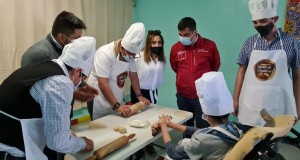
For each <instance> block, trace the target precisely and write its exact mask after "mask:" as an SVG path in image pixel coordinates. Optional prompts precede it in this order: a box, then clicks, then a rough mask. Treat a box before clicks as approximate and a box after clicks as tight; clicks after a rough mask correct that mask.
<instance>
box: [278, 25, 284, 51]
mask: <svg viewBox="0 0 300 160" xmlns="http://www.w3.org/2000/svg"><path fill="white" fill-rule="evenodd" d="M277 33H278V36H279V39H280V44H281V50H283V43H282V39H281V34H280V32H279V29H277Z"/></svg>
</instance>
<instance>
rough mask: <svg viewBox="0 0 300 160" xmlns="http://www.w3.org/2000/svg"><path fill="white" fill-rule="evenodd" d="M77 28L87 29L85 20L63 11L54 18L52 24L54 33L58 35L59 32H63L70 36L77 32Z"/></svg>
mask: <svg viewBox="0 0 300 160" xmlns="http://www.w3.org/2000/svg"><path fill="white" fill-rule="evenodd" d="M75 29H84V30H85V29H86V26H85V24H84V22H83V21H82V20H81V19H79V18H78V17H76V16H75V15H74V14H73V13H71V12H68V11H62V12H61V13H60V14H58V15H57V17H56V18H55V20H54V23H53V26H52V35H53V36H56V35H57V34H58V33H63V34H64V35H66V36H70V34H73V33H74V32H75Z"/></svg>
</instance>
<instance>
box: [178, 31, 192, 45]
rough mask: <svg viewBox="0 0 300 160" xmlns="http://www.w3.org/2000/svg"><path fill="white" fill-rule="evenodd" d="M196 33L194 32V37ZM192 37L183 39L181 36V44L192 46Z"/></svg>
mask: <svg viewBox="0 0 300 160" xmlns="http://www.w3.org/2000/svg"><path fill="white" fill-rule="evenodd" d="M194 33H195V32H193V34H192V36H193V35H194ZM192 36H191V37H181V36H179V41H180V42H181V44H183V45H185V46H189V45H191V44H192V41H191V38H192Z"/></svg>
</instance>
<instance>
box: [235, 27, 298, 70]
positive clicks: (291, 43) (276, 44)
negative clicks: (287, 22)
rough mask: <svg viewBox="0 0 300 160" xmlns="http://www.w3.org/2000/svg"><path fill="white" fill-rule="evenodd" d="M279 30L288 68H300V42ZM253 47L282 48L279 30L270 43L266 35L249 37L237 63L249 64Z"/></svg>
mask: <svg viewBox="0 0 300 160" xmlns="http://www.w3.org/2000/svg"><path fill="white" fill-rule="evenodd" d="M278 30H279V33H280V36H281V40H282V43H283V49H284V50H285V52H286V55H287V65H288V68H294V69H298V68H300V42H299V41H298V40H296V39H295V38H294V37H293V36H291V35H289V34H288V33H285V32H282V30H281V29H278ZM256 41H257V42H256ZM255 42H256V46H255V48H253V47H254V43H255ZM253 49H255V50H263V51H267V50H279V49H282V47H281V42H280V37H279V34H278V32H277V34H276V38H275V39H274V40H273V41H272V42H271V43H269V42H268V41H267V40H266V39H265V38H264V37H260V36H258V34H256V35H253V36H251V37H250V38H248V39H247V40H246V42H245V43H244V45H243V48H242V50H241V53H240V55H239V58H238V60H237V64H239V65H247V64H248V63H249V59H250V55H251V52H252V50H253Z"/></svg>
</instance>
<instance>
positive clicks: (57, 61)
mask: <svg viewBox="0 0 300 160" xmlns="http://www.w3.org/2000/svg"><path fill="white" fill-rule="evenodd" d="M52 61H53V62H55V63H57V64H58V65H59V66H60V68H61V69H62V70H63V71H64V73H65V75H66V76H67V77H69V76H70V75H69V72H68V69H67V68H66V66H65V64H64V62H62V61H61V60H59V59H52Z"/></svg>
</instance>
